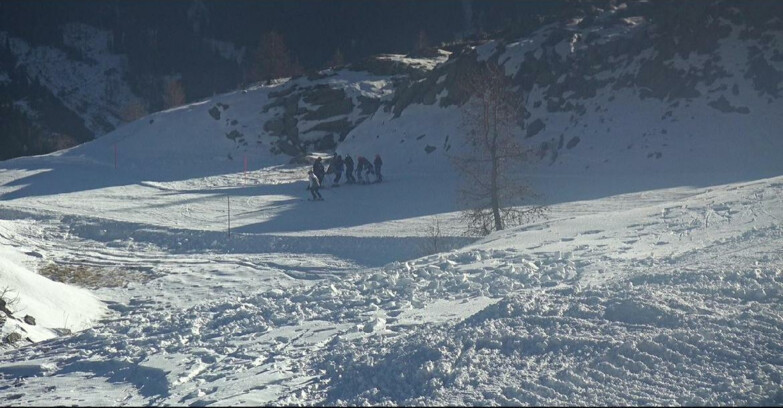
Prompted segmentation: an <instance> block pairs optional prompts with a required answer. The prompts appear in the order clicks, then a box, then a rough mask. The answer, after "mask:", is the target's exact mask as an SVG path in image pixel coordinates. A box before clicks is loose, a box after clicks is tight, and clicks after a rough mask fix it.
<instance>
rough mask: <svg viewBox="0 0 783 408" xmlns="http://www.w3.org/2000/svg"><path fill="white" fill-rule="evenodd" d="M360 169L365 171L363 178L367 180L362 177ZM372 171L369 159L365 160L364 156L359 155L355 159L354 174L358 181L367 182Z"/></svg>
mask: <svg viewBox="0 0 783 408" xmlns="http://www.w3.org/2000/svg"><path fill="white" fill-rule="evenodd" d="M362 170H364V171H365V178H366V179H367V181H365V180H364V179H363V178H362ZM372 172H373V171H372V164H371V163H370V161H369V160H367V159H366V158H365V157H364V156H359V158H358V159H356V176H357V177H358V178H359V182H360V183H362V184H364V183H366V182H369V181H370V173H372Z"/></svg>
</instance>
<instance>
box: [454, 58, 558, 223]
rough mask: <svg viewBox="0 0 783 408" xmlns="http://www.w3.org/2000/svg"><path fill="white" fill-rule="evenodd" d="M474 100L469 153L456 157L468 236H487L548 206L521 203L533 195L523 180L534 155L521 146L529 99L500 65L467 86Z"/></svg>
mask: <svg viewBox="0 0 783 408" xmlns="http://www.w3.org/2000/svg"><path fill="white" fill-rule="evenodd" d="M461 86H462V88H463V90H464V91H465V92H466V93H467V94H468V95H471V97H470V99H469V100H468V102H466V104H465V105H463V109H462V114H463V121H464V122H463V123H464V126H465V128H466V129H467V138H466V142H467V144H468V146H467V149H463V150H464V152H463V153H461V154H458V155H455V156H452V158H451V159H452V163H453V164H454V165H455V167H456V168H457V170H458V171H459V173H460V174H461V175H462V176H463V186H462V187H461V188H460V191H459V196H460V200H461V201H462V204H463V205H465V207H466V208H467V209H466V210H464V211H463V213H462V218H463V220H464V221H465V222H466V223H467V229H468V233H470V234H476V235H487V234H489V233H490V232H492V231H500V230H502V229H504V228H505V227H507V226H512V225H519V224H521V223H523V222H527V221H530V220H532V219H535V218H537V217H540V216H542V215H543V214H544V212H545V210H546V208H545V207H543V206H526V207H522V206H520V204H522V202H523V201H524V200H525V199H528V198H530V197H532V196H533V192H532V190H531V189H530V187H529V186H528V184H527V183H526V182H525V181H524V180H523V179H522V177H521V174H522V167H523V165H524V164H525V162H527V161H528V157H529V151H528V149H526V148H525V147H524V146H523V145H522V143H521V142H520V140H519V139H520V138H521V129H522V126H521V125H522V123H523V122H522V121H523V120H524V113H525V108H524V99H523V98H522V95H521V93H520V92H516V91H514V84H513V82H512V81H511V80H510V78H508V77H507V76H506V74H505V72H504V69H503V67H501V66H498V65H497V64H496V63H491V62H490V63H487V64H483V65H479V66H477V67H476V68H475V69H474V70H472V71H470V72H468V73H467V74H466V75H464V77H463V78H462V81H461Z"/></svg>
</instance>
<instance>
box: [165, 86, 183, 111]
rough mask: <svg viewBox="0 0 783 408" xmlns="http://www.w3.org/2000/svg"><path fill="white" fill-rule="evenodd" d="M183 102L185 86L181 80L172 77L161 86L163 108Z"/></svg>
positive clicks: (173, 106) (172, 106) (179, 104)
mask: <svg viewBox="0 0 783 408" xmlns="http://www.w3.org/2000/svg"><path fill="white" fill-rule="evenodd" d="M184 104H185V87H184V85H182V81H180V80H179V79H176V78H173V79H170V80H168V81H166V84H165V85H164V87H163V108H164V109H169V108H175V107H177V106H181V105H184Z"/></svg>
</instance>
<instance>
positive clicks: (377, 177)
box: [373, 154, 383, 183]
mask: <svg viewBox="0 0 783 408" xmlns="http://www.w3.org/2000/svg"><path fill="white" fill-rule="evenodd" d="M373 164H374V165H375V182H376V183H380V182H381V181H383V176H381V166H382V165H383V160H381V155H380V154H376V155H375V160H373Z"/></svg>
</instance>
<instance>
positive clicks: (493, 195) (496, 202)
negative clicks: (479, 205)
mask: <svg viewBox="0 0 783 408" xmlns="http://www.w3.org/2000/svg"><path fill="white" fill-rule="evenodd" d="M491 156H492V174H491V176H490V179H491V180H490V182H491V184H490V205H491V206H492V216H493V217H494V218H495V231H500V230H502V229H503V222H502V220H501V219H500V199H499V197H498V160H497V155H496V152H495V151H494V150H493V151H492V152H491Z"/></svg>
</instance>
